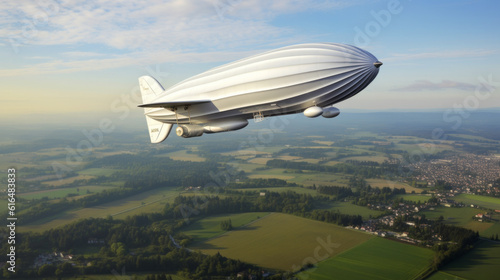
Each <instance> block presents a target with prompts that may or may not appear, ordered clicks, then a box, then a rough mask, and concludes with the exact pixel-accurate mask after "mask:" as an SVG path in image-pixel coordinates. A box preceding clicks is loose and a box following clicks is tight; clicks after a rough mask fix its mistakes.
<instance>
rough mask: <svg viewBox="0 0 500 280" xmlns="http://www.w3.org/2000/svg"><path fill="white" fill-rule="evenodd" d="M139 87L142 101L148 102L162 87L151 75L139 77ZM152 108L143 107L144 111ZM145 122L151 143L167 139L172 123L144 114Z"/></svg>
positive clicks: (153, 98)
mask: <svg viewBox="0 0 500 280" xmlns="http://www.w3.org/2000/svg"><path fill="white" fill-rule="evenodd" d="M139 88H140V90H141V95H142V103H145V104H146V103H150V102H151V101H153V100H155V99H156V97H157V96H158V95H159V94H161V93H162V92H163V91H164V89H163V87H162V86H161V84H160V83H159V82H158V81H157V80H155V78H153V77H151V76H142V77H140V78H139ZM152 110H153V109H152V108H144V113H146V114H147V113H148V112H150V111H152ZM146 122H147V123H148V131H149V138H150V139H151V143H160V142H162V141H163V140H165V139H167V137H168V134H169V133H170V131H171V130H172V124H170V123H163V122H160V121H157V120H155V119H153V118H151V117H150V116H148V115H146Z"/></svg>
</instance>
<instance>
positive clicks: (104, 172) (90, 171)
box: [78, 168, 118, 176]
mask: <svg viewBox="0 0 500 280" xmlns="http://www.w3.org/2000/svg"><path fill="white" fill-rule="evenodd" d="M116 171H118V170H117V169H113V168H87V169H84V170H81V171H78V174H80V175H92V176H109V175H111V174H113V173H114V172H116Z"/></svg>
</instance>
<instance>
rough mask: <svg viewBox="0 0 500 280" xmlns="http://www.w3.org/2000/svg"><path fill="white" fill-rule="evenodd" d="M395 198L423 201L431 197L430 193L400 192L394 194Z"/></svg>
mask: <svg viewBox="0 0 500 280" xmlns="http://www.w3.org/2000/svg"><path fill="white" fill-rule="evenodd" d="M396 197H397V198H403V199H404V200H408V201H413V202H419V201H420V202H422V203H425V202H427V201H429V199H431V197H432V196H430V195H419V194H400V195H397V196H396Z"/></svg>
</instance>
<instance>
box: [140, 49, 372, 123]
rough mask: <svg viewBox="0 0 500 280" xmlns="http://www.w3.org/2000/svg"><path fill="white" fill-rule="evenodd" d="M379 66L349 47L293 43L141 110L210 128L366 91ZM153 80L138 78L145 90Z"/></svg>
mask: <svg viewBox="0 0 500 280" xmlns="http://www.w3.org/2000/svg"><path fill="white" fill-rule="evenodd" d="M377 63H380V62H378V61H377V59H376V58H375V57H374V56H373V55H372V54H370V53H369V52H367V51H365V50H362V49H360V48H357V47H354V46H350V45H344V44H333V43H316V44H301V45H293V46H289V47H284V48H280V49H277V50H273V51H269V52H265V53H263V54H259V55H255V56H251V57H248V58H245V59H242V60H238V61H236V62H233V63H229V64H226V65H223V66H220V67H216V68H214V69H211V70H208V71H206V72H204V73H202V74H199V75H196V76H193V77H192V78H189V79H187V80H184V81H182V82H180V83H178V84H176V85H174V86H172V87H171V88H169V89H167V90H164V91H162V92H161V93H160V94H156V95H155V96H154V98H153V99H152V98H146V99H147V100H143V101H144V103H146V104H143V105H140V107H145V114H146V116H148V117H149V118H152V119H154V120H156V121H158V122H163V123H172V124H207V123H210V122H213V121H218V122H220V121H223V120H226V119H227V120H231V121H232V120H235V119H251V118H255V116H260V117H267V116H275V115H283V114H292V113H298V112H303V111H304V110H306V109H307V108H310V107H320V109H321V108H322V107H327V106H330V105H332V104H335V103H338V102H340V101H343V100H345V99H347V98H350V97H352V96H354V95H355V94H357V93H358V92H360V91H361V90H363V89H364V88H365V87H366V86H367V85H368V84H369V83H370V82H371V81H373V79H374V78H375V77H376V76H377V74H378V71H379V66H380V65H377ZM141 79H142V80H141ZM148 79H151V77H147V78H146V77H141V78H139V82H140V84H141V87H143V88H144V87H145V88H148V86H149V87H151V84H153V83H154V82H156V81H155V80H154V79H153V80H154V81H150V80H148ZM153 87H154V85H153ZM159 87H161V85H159ZM162 89H163V88H162ZM143 99H144V95H143ZM318 115H321V112H318Z"/></svg>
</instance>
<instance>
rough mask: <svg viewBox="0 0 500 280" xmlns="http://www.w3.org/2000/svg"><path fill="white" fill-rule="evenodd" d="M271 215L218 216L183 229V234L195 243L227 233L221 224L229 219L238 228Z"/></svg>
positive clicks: (254, 213) (259, 213) (260, 213)
mask: <svg viewBox="0 0 500 280" xmlns="http://www.w3.org/2000/svg"><path fill="white" fill-rule="evenodd" d="M268 214H269V213H262V212H253V213H243V214H232V215H217V216H211V217H208V218H204V219H201V220H198V221H196V222H194V223H192V224H190V225H189V226H187V227H185V228H183V232H184V233H185V234H187V235H189V236H191V237H192V238H193V241H194V242H199V241H202V240H206V239H209V238H213V237H215V236H218V235H221V234H223V233H225V231H223V230H221V228H220V223H221V222H222V221H226V220H228V219H230V220H231V223H232V226H233V228H238V227H241V226H243V225H246V224H248V223H250V222H252V221H255V220H257V219H259V218H261V217H265V216H267V215H268Z"/></svg>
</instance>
